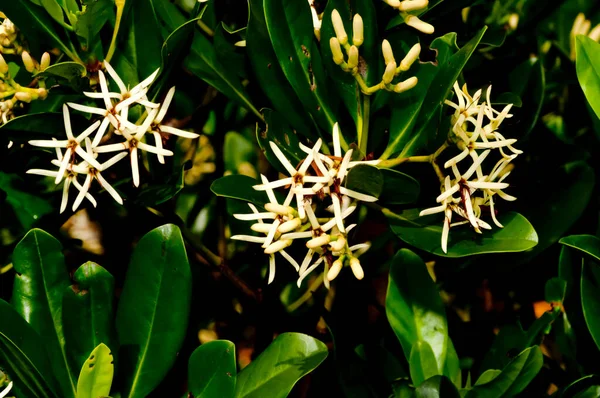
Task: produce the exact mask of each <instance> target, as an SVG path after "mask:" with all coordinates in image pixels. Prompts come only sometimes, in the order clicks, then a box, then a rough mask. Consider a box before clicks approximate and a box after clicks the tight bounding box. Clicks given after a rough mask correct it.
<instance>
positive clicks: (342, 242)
mask: <svg viewBox="0 0 600 398" xmlns="http://www.w3.org/2000/svg"><path fill="white" fill-rule="evenodd" d="M329 246H331V250H332V251H334V252H339V251H340V250H342V249H343V248H344V246H346V239H344V237H343V236H341V235H340V236H338V238H337V240H334V241H333V242H329Z"/></svg>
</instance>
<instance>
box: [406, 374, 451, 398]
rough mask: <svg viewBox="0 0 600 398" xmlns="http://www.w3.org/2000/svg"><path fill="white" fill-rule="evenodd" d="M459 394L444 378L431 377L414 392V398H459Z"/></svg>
mask: <svg viewBox="0 0 600 398" xmlns="http://www.w3.org/2000/svg"><path fill="white" fill-rule="evenodd" d="M459 397H460V393H459V392H458V390H457V389H456V387H455V386H454V385H453V384H452V382H451V381H450V380H449V379H448V378H447V377H444V376H433V377H431V378H429V379H427V380H425V382H423V383H422V384H421V385H420V386H419V387H417V389H416V390H415V398H459Z"/></svg>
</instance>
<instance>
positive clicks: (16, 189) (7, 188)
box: [0, 172, 55, 230]
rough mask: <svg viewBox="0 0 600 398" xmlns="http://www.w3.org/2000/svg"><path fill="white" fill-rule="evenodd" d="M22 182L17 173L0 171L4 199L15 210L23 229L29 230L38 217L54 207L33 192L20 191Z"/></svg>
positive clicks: (49, 211)
mask: <svg viewBox="0 0 600 398" xmlns="http://www.w3.org/2000/svg"><path fill="white" fill-rule="evenodd" d="M22 183H23V181H21V179H20V178H19V177H18V176H17V175H15V174H7V173H3V172H0V192H2V191H3V192H4V193H5V194H6V201H7V202H8V203H9V204H10V205H11V206H12V208H13V209H14V210H15V214H16V216H17V218H18V219H19V222H20V223H21V226H22V227H23V229H25V230H29V229H30V228H31V227H32V226H33V225H34V224H35V223H36V222H37V221H38V220H39V219H40V218H42V217H43V216H45V215H46V214H50V213H52V212H54V210H55V209H54V208H53V207H52V206H51V205H50V203H48V201H46V200H45V199H43V198H41V197H39V196H38V195H36V194H35V193H29V192H24V191H22V190H21V189H20V185H22Z"/></svg>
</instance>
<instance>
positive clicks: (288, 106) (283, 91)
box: [246, 0, 314, 137]
mask: <svg viewBox="0 0 600 398" xmlns="http://www.w3.org/2000/svg"><path fill="white" fill-rule="evenodd" d="M249 4H250V18H249V20H248V29H247V32H246V33H247V36H246V49H247V53H248V58H249V59H250V63H251V65H252V69H253V71H254V74H255V78H256V81H257V83H258V85H259V86H260V88H261V90H262V91H263V92H264V93H265V95H266V96H267V98H268V99H269V100H270V102H271V106H272V107H273V108H274V109H275V110H277V112H279V113H280V114H283V115H285V117H286V119H287V120H288V121H289V123H290V124H291V125H292V126H293V127H294V129H296V130H297V131H298V132H299V133H301V134H304V135H307V136H309V137H310V136H314V133H313V132H312V131H311V130H312V127H311V125H312V123H311V120H310V116H308V114H307V113H306V111H305V110H304V108H303V106H302V103H301V102H300V101H299V100H298V97H297V96H296V93H295V92H294V90H293V89H292V87H291V86H290V83H289V82H288V81H287V79H286V77H285V75H284V74H283V71H282V70H281V67H280V66H279V62H278V61H277V55H275V51H274V50H273V46H272V44H271V39H270V37H269V31H268V30H267V25H266V22H265V13H264V9H263V0H250V2H249ZM265 118H266V115H265Z"/></svg>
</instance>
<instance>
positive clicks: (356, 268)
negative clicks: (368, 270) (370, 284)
mask: <svg viewBox="0 0 600 398" xmlns="http://www.w3.org/2000/svg"><path fill="white" fill-rule="evenodd" d="M350 268H351V269H352V273H353V274H354V276H355V277H356V279H358V280H361V279H362V278H364V277H365V271H363V269H362V267H361V265H360V261H359V260H358V258H356V257H352V258H351V259H350Z"/></svg>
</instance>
